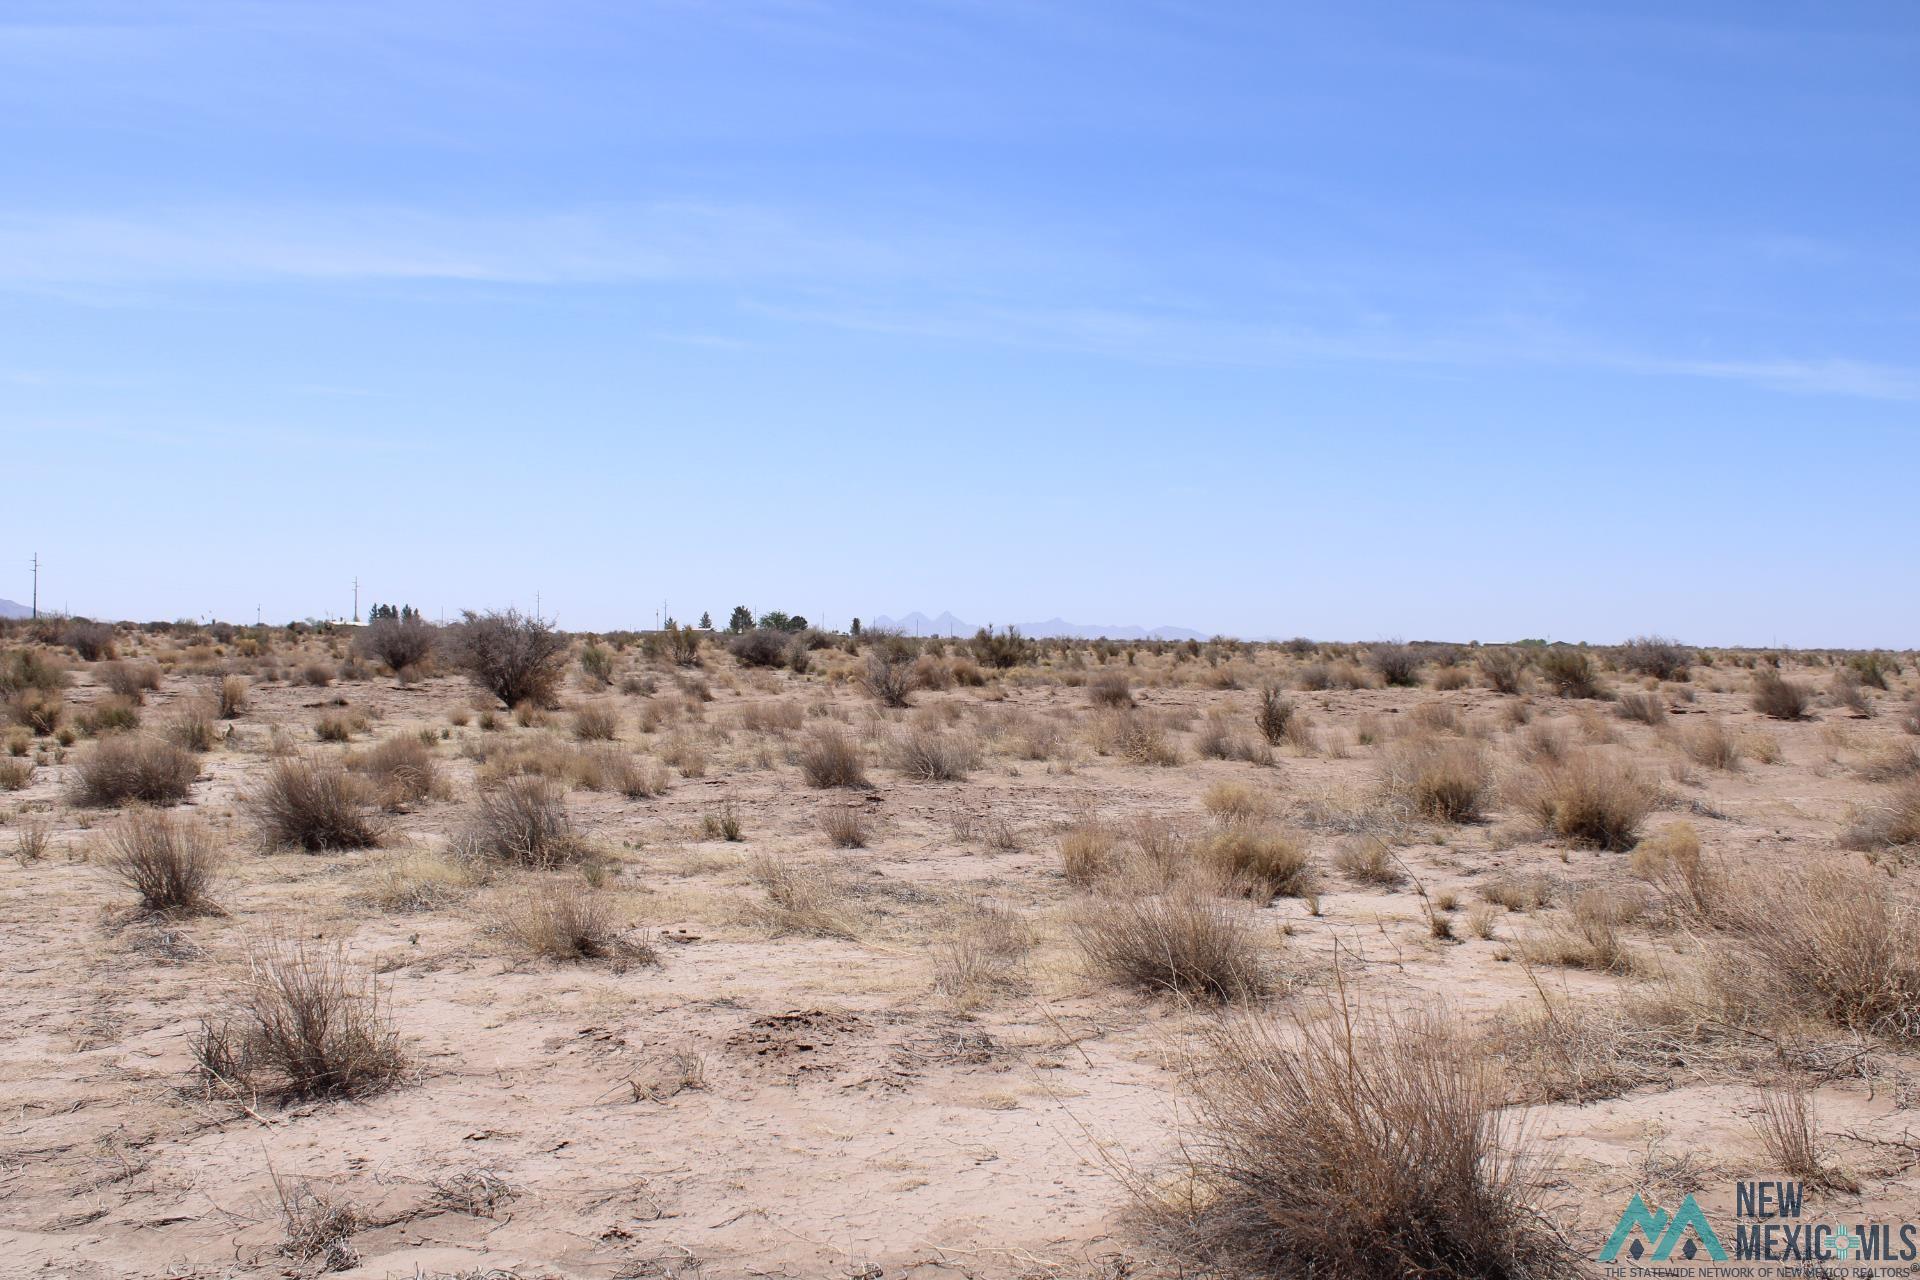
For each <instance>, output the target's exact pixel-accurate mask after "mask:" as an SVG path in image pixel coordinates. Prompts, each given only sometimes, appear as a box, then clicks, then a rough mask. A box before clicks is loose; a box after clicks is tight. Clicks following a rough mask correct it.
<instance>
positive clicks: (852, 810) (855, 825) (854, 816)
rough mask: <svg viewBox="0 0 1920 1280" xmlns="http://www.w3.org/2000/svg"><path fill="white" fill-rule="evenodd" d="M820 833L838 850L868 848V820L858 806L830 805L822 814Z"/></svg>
mask: <svg viewBox="0 0 1920 1280" xmlns="http://www.w3.org/2000/svg"><path fill="white" fill-rule="evenodd" d="M820 831H821V834H823V835H825V836H826V837H827V843H829V844H831V845H832V846H833V847H834V848H836V849H864V848H866V847H867V818H866V814H865V813H863V812H862V811H861V809H860V807H859V806H858V805H851V804H834V805H828V806H827V807H826V808H825V809H824V810H822V811H821V814H820Z"/></svg>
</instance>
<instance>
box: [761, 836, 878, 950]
mask: <svg viewBox="0 0 1920 1280" xmlns="http://www.w3.org/2000/svg"><path fill="white" fill-rule="evenodd" d="M747 873H748V874H749V875H750V876H752V878H753V881H754V883H755V884H757V885H759V886H760V888H761V890H762V891H763V892H764V894H765V898H764V899H763V901H762V902H760V903H758V904H756V905H755V907H754V908H752V909H751V910H750V914H751V915H752V916H753V917H754V918H755V919H756V920H757V921H758V923H760V924H761V925H763V926H764V927H766V928H767V929H768V930H769V931H770V932H772V933H773V934H775V935H776V936H778V935H781V934H804V935H809V936H812V937H816V938H851V937H852V936H853V935H854V931H855V927H856V925H857V923H858V913H857V912H856V911H855V910H854V907H853V904H852V902H851V897H852V892H853V891H852V888H851V887H850V886H849V885H848V884H847V883H846V881H845V880H843V879H842V878H841V877H840V875H839V874H838V873H837V872H835V871H834V870H833V869H832V868H829V867H820V866H808V865H806V864H803V863H798V862H794V861H791V860H790V859H786V858H780V857H776V856H774V855H772V854H764V853H763V854H760V855H759V856H757V857H755V858H754V859H753V861H752V863H751V864H750V865H749V866H748V868H747Z"/></svg>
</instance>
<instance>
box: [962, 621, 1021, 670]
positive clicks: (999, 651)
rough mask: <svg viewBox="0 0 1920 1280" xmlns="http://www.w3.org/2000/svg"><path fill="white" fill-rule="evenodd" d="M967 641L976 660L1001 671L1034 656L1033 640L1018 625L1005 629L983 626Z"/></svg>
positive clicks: (982, 664)
mask: <svg viewBox="0 0 1920 1280" xmlns="http://www.w3.org/2000/svg"><path fill="white" fill-rule="evenodd" d="M967 643H968V647H969V648H970V649H971V650H972V651H973V657H974V660H975V661H976V662H978V663H980V665H981V666H984V667H992V668H994V669H995V670H999V671H1006V670H1010V669H1011V668H1013V667H1017V666H1019V665H1020V664H1021V663H1023V662H1027V661H1030V660H1031V658H1032V656H1033V641H1031V640H1029V639H1027V638H1026V637H1025V636H1023V635H1021V634H1020V631H1019V628H1017V627H1008V628H1007V629H1006V630H1005V631H994V630H993V629H991V628H989V627H982V628H981V629H980V630H979V631H977V632H975V633H974V636H973V639H972V640H970V641H968V642H967Z"/></svg>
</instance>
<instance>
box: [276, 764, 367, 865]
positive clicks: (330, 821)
mask: <svg viewBox="0 0 1920 1280" xmlns="http://www.w3.org/2000/svg"><path fill="white" fill-rule="evenodd" d="M367 802H368V795H367V788H366V784H364V783H363V782H361V781H360V779H358V778H355V777H352V776H351V775H349V774H348V773H347V771H346V770H345V769H344V768H342V767H341V766H340V764H339V762H338V761H335V760H326V759H309V758H305V757H300V756H289V757H286V758H284V759H280V760H276V761H274V762H273V764H272V765H271V766H270V767H269V768H268V770H267V775H266V777H265V778H264V779H262V781H261V782H260V785H259V786H257V787H255V788H254V789H253V790H252V791H251V792H249V793H248V794H247V795H246V797H245V798H244V800H243V801H242V803H243V806H244V807H245V808H246V810H247V811H248V813H249V814H250V815H251V817H252V819H253V823H254V827H255V829H256V830H257V831H258V832H259V834H260V840H261V843H262V844H264V845H265V846H266V847H268V848H270V849H278V848H293V849H304V850H306V851H307V852H309V853H319V852H321V851H323V850H329V849H365V848H368V847H370V846H372V845H374V844H377V843H379V839H380V827H379V824H378V823H377V822H376V821H375V820H374V816H373V813H372V811H371V809H370V807H369V805H368V803H367Z"/></svg>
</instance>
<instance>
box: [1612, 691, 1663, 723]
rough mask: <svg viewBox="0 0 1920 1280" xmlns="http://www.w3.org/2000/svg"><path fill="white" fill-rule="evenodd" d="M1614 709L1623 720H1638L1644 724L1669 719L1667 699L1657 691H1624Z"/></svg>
mask: <svg viewBox="0 0 1920 1280" xmlns="http://www.w3.org/2000/svg"><path fill="white" fill-rule="evenodd" d="M1613 710H1614V714H1615V715H1617V716H1619V717H1620V718H1621V719H1622V720H1638V721H1639V722H1640V723H1641V724H1644V725H1659V724H1665V723H1666V720H1667V702H1666V699H1665V698H1662V697H1661V696H1660V695H1659V694H1657V693H1623V694H1621V695H1620V699H1619V701H1617V702H1615V703H1614V704H1613Z"/></svg>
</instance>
